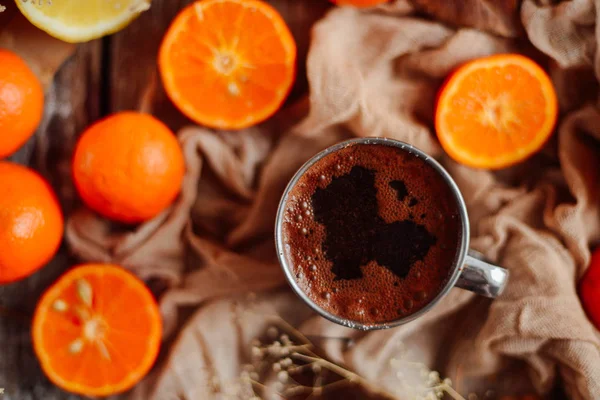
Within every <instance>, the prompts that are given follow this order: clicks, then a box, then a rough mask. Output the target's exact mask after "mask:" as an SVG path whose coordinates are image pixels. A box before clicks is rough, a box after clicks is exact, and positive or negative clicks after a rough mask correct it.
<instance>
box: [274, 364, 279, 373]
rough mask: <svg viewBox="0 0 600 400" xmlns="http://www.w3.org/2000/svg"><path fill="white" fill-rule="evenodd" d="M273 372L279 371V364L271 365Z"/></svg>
mask: <svg viewBox="0 0 600 400" xmlns="http://www.w3.org/2000/svg"><path fill="white" fill-rule="evenodd" d="M273 371H275V372H279V371H281V364H279V363H275V364H273Z"/></svg>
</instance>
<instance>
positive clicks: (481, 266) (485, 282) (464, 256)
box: [275, 138, 509, 330]
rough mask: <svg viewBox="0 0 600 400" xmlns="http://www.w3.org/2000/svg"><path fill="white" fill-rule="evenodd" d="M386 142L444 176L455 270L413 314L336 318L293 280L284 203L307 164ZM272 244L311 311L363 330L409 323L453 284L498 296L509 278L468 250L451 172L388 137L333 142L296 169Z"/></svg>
mask: <svg viewBox="0 0 600 400" xmlns="http://www.w3.org/2000/svg"><path fill="white" fill-rule="evenodd" d="M371 144H375V145H386V146H393V147H396V148H399V149H401V150H403V151H406V152H408V153H410V154H411V155H413V156H415V157H418V158H420V159H421V160H422V161H424V162H425V163H427V164H429V165H430V166H431V167H432V168H433V169H434V170H435V171H437V173H438V174H439V175H440V176H441V177H442V178H443V179H444V181H445V182H446V183H447V184H448V186H449V187H450V189H451V192H452V194H453V195H454V198H455V201H456V203H457V205H458V209H459V216H460V219H461V230H462V232H460V235H459V237H460V243H459V251H458V256H457V257H456V261H455V264H454V267H453V268H454V270H453V272H452V275H451V277H450V279H449V280H448V282H447V283H446V286H445V287H444V288H443V289H442V290H441V291H440V292H439V293H438V295H437V296H436V297H435V298H434V299H433V300H432V301H431V302H430V303H428V304H427V305H426V306H425V307H423V308H421V309H420V310H418V311H416V312H414V313H413V314H410V315H407V316H405V317H402V318H399V319H397V320H394V321H391V322H385V323H372V324H371V323H370V324H363V323H360V322H356V321H352V320H348V319H345V318H341V317H338V316H336V315H334V314H331V313H330V312H328V311H327V310H324V309H322V308H321V307H319V306H318V305H317V304H315V303H314V302H313V301H312V300H311V299H310V298H309V297H308V296H307V295H306V294H305V293H304V292H303V291H302V289H301V288H300V287H299V286H298V284H297V282H296V280H295V279H294V275H293V273H292V270H291V268H290V265H289V264H288V260H287V258H286V255H285V253H284V243H283V238H282V236H283V235H282V233H283V232H282V229H283V216H284V211H285V206H286V203H287V199H288V195H289V193H290V191H291V189H292V188H293V187H294V186H295V185H296V183H297V182H298V180H299V179H300V177H301V176H302V175H304V173H305V172H306V171H308V170H309V169H310V167H311V166H312V165H313V164H315V163H316V162H318V161H319V160H321V159H322V158H323V157H325V156H327V155H329V154H331V153H334V152H336V151H338V150H340V149H342V148H344V147H346V146H349V145H371ZM275 246H276V249H277V254H278V258H279V262H280V264H281V266H282V268H283V271H284V273H285V276H286V278H287V280H288V282H289V284H290V286H291V287H292V289H293V290H294V292H296V294H297V295H298V296H299V297H300V298H301V299H302V300H304V302H306V303H307V304H308V305H309V306H310V307H311V308H312V309H313V310H315V311H316V312H318V313H319V314H321V315H322V316H323V317H325V318H327V319H329V320H330V321H333V322H335V323H338V324H340V325H344V326H347V327H350V328H355V329H362V330H372V329H385V328H391V327H395V326H398V325H401V324H404V323H407V322H410V321H412V320H414V319H416V318H418V317H420V316H421V315H423V314H424V313H426V312H427V311H429V310H430V309H431V308H432V307H433V306H435V304H437V303H438V302H439V301H440V300H441V299H442V298H443V297H444V296H445V295H446V294H448V292H449V291H450V289H452V288H453V287H455V286H456V287H459V288H461V289H466V290H470V291H472V292H474V293H477V294H479V295H483V296H486V297H491V298H494V297H497V296H499V295H500V294H501V293H502V291H503V290H504V288H505V287H506V284H507V281H508V276H509V273H508V270H506V269H504V268H501V267H499V266H497V265H493V264H490V263H488V262H486V261H484V260H483V258H482V257H481V255H479V254H478V253H476V252H473V251H469V219H468V215H467V207H466V206H465V202H464V199H463V197H462V195H461V193H460V191H459V189H458V186H457V185H456V183H455V182H454V180H453V179H452V177H450V174H448V172H447V171H446V170H445V169H444V168H443V167H442V166H441V165H440V164H439V163H438V162H437V161H436V160H435V159H433V158H431V157H430V156H428V155H427V154H425V153H424V152H422V151H421V150H418V149H417V148H415V147H413V146H411V145H410V144H407V143H404V142H400V141H397V140H393V139H387V138H359V139H352V140H347V141H345V142H341V143H338V144H336V145H333V146H331V147H329V148H327V149H325V150H323V151H322V152H320V153H318V154H317V155H315V156H313V157H312V158H311V159H310V160H308V161H307V162H306V163H305V164H304V165H303V166H302V167H301V168H300V169H299V170H298V172H296V174H295V175H294V177H293V178H292V180H291V181H290V182H289V184H288V186H287V188H286V189H285V192H284V193H283V196H282V198H281V201H280V203H279V209H278V211H277V218H276V222H275Z"/></svg>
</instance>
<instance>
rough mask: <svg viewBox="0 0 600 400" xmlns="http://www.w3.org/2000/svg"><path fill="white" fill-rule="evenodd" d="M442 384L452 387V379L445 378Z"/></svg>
mask: <svg viewBox="0 0 600 400" xmlns="http://www.w3.org/2000/svg"><path fill="white" fill-rule="evenodd" d="M442 383H443V384H444V385H446V386H452V379H450V378H444V380H443V381H442ZM488 392H489V390H488ZM486 395H487V392H486Z"/></svg>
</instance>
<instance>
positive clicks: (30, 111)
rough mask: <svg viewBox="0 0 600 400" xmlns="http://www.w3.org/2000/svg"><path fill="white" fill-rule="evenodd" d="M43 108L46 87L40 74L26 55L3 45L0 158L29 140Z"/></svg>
mask: <svg viewBox="0 0 600 400" xmlns="http://www.w3.org/2000/svg"><path fill="white" fill-rule="evenodd" d="M43 111H44V91H43V89H42V85H41V83H40V81H39V80H38V78H37V77H36V76H35V74H34V73H33V72H32V71H31V70H30V69H29V67H28V66H27V64H26V63H25V61H23V59H21V58H20V57H19V56H17V55H16V54H14V53H12V52H10V51H8V50H3V49H0V158H2V157H6V156H8V155H11V154H12V153H14V152H15V151H17V149H18V148H19V147H21V146H22V145H23V144H25V142H26V141H27V139H29V138H30V137H31V136H32V135H33V133H34V132H35V130H36V129H37V127H38V125H39V123H40V121H41V119H42V112H43Z"/></svg>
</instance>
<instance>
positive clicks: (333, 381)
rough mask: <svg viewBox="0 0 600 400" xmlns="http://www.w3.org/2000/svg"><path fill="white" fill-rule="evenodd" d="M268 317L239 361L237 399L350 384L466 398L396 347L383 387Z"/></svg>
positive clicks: (401, 395) (418, 398) (409, 395)
mask: <svg viewBox="0 0 600 400" xmlns="http://www.w3.org/2000/svg"><path fill="white" fill-rule="evenodd" d="M269 322H270V324H271V326H270V327H269V328H268V329H267V331H266V335H265V337H264V338H261V340H258V339H257V340H255V341H253V343H252V348H251V363H250V364H247V365H245V366H244V368H243V371H242V373H241V376H240V380H241V382H242V383H243V384H242V385H241V388H242V389H241V392H243V393H244V395H243V397H240V398H244V399H248V398H250V399H252V400H259V399H261V398H265V399H271V398H276V399H289V398H292V397H294V396H300V395H303V396H304V395H306V396H308V397H306V398H314V397H316V396H321V395H323V394H325V393H327V392H331V391H333V390H338V389H340V388H342V387H348V386H352V385H355V386H358V387H360V388H362V389H363V390H365V391H366V392H368V393H370V394H374V395H377V396H379V397H380V398H384V399H410V400H413V399H414V400H437V399H441V398H443V397H444V395H445V394H447V395H448V396H450V397H451V398H452V399H455V400H465V398H464V397H463V396H461V395H460V394H459V393H458V392H457V391H456V390H455V389H454V388H453V387H452V382H451V380H450V379H447V378H446V379H442V378H440V375H439V373H437V372H435V371H430V370H429V369H428V368H427V367H426V366H425V365H424V364H422V363H418V362H413V361H410V360H406V359H404V358H403V356H402V355H403V354H404V353H405V352H403V351H402V349H401V348H400V349H399V351H398V353H399V354H400V355H401V356H400V357H397V358H392V359H391V360H390V365H389V366H390V368H391V369H392V371H395V374H394V376H395V378H394V382H386V383H388V384H386V388H383V387H381V386H378V385H377V384H375V383H374V382H371V381H368V380H367V379H365V378H363V377H362V376H360V375H358V374H356V373H354V372H352V371H349V370H348V369H346V368H344V367H342V366H340V365H338V364H336V363H333V362H331V361H329V360H327V359H325V358H323V357H321V356H320V355H319V354H318V350H317V349H316V348H315V346H314V345H313V344H312V343H311V341H310V340H309V339H308V338H307V337H306V336H304V335H303V334H302V333H300V332H299V331H298V330H296V329H295V328H294V327H292V326H291V325H290V324H288V323H287V322H286V321H284V320H283V319H281V318H279V317H271V318H270V321H269ZM400 347H402V344H400ZM241 392H240V394H241Z"/></svg>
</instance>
